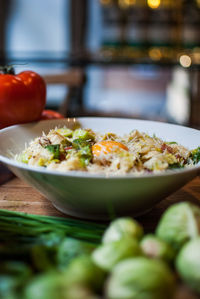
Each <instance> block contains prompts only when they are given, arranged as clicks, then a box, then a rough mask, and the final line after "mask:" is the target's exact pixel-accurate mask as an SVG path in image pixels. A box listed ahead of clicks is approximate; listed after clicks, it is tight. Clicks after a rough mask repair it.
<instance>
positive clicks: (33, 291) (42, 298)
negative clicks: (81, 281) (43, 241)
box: [24, 272, 97, 299]
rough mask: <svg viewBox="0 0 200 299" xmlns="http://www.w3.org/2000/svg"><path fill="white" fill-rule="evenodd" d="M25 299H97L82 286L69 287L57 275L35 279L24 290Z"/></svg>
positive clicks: (47, 275)
mask: <svg viewBox="0 0 200 299" xmlns="http://www.w3.org/2000/svg"><path fill="white" fill-rule="evenodd" d="M24 293H25V296H24V297H25V299H97V298H96V297H95V296H93V295H92V293H91V291H90V290H89V289H87V288H85V286H82V285H76V284H73V285H70V284H69V283H68V281H66V278H65V277H64V276H62V275H60V274H58V273H53V272H52V273H47V274H43V275H39V276H37V277H35V278H34V279H33V280H32V281H31V282H30V283H29V285H28V286H27V287H26V288H25V292H24Z"/></svg>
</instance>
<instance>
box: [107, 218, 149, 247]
mask: <svg viewBox="0 0 200 299" xmlns="http://www.w3.org/2000/svg"><path fill="white" fill-rule="evenodd" d="M142 236H143V228H142V226H141V225H140V224H139V223H138V222H137V221H135V220H134V219H132V218H129V217H125V218H118V219H117V220H114V221H112V222H111V224H110V225H109V227H108V228H107V229H106V231H105V233H104V235H103V240H102V241H103V243H107V242H111V241H117V240H120V239H121V238H124V237H133V238H136V239H141V238H142Z"/></svg>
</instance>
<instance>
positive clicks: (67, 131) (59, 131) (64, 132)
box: [56, 128, 73, 137]
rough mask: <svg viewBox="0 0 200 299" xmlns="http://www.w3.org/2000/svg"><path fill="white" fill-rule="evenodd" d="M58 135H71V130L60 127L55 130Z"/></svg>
mask: <svg viewBox="0 0 200 299" xmlns="http://www.w3.org/2000/svg"><path fill="white" fill-rule="evenodd" d="M56 131H57V132H58V133H59V134H60V135H62V136H64V137H72V134H73V131H72V130H70V129H68V128H60V129H57V130H56Z"/></svg>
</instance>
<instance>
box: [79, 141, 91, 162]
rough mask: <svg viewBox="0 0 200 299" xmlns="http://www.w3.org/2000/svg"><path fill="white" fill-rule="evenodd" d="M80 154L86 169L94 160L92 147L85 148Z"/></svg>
mask: <svg viewBox="0 0 200 299" xmlns="http://www.w3.org/2000/svg"><path fill="white" fill-rule="evenodd" d="M78 154H79V157H80V160H81V163H82V165H83V166H84V167H85V166H87V165H88V164H89V163H90V161H91V160H92V150H91V147H90V146H84V147H83V148H81V149H80V150H79V153H78Z"/></svg>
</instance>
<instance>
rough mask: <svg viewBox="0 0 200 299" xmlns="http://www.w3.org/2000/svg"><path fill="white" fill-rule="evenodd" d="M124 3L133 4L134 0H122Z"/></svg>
mask: <svg viewBox="0 0 200 299" xmlns="http://www.w3.org/2000/svg"><path fill="white" fill-rule="evenodd" d="M124 3H125V4H126V5H127V6H129V5H134V4H135V0H124Z"/></svg>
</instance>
